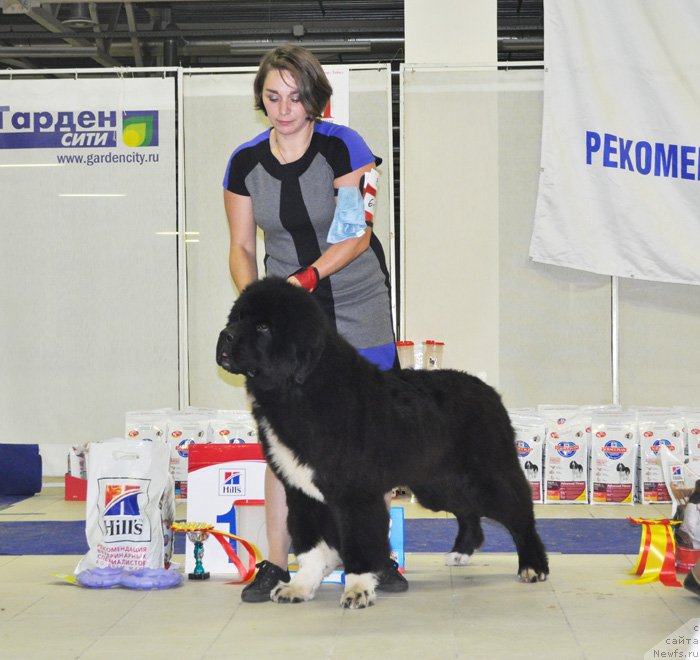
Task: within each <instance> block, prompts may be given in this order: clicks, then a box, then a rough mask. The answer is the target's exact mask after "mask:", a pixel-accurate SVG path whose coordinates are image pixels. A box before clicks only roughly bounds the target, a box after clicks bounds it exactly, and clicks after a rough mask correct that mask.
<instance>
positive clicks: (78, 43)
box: [18, 7, 121, 67]
mask: <svg viewBox="0 0 700 660" xmlns="http://www.w3.org/2000/svg"><path fill="white" fill-rule="evenodd" d="M27 16H28V17H29V18H31V19H32V20H33V21H35V22H36V23H38V24H39V25H41V26H42V27H43V28H45V29H46V30H48V31H49V32H53V33H56V34H59V35H61V38H63V39H64V40H65V42H66V43H67V44H69V45H71V46H75V47H85V46H90V45H91V44H90V43H89V42H88V41H87V40H85V39H80V38H77V39H76V38H75V37H73V36H70V35H71V33H69V32H68V31H67V30H66V29H65V27H64V26H63V24H62V23H61V22H60V21H59V20H58V19H57V18H56V17H55V16H54V15H53V14H52V13H51V12H50V11H47V10H46V9H43V8H41V7H40V8H38V9H29V10H28V11H27ZM62 33H65V36H64V35H63V34H62ZM18 48H19V46H18ZM90 57H92V59H94V60H95V61H96V62H97V63H98V64H101V65H102V66H108V67H112V66H121V64H120V62H119V61H118V60H115V59H114V58H113V57H110V56H109V55H107V54H106V53H104V52H99V51H98V52H96V54H95V55H94V56H92V55H91V56H90Z"/></svg>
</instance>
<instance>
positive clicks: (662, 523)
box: [625, 518, 682, 587]
mask: <svg viewBox="0 0 700 660" xmlns="http://www.w3.org/2000/svg"><path fill="white" fill-rule="evenodd" d="M627 520H629V521H630V522H632V523H634V524H636V525H642V539H641V542H640V544H639V556H638V557H637V565H636V566H635V568H634V570H633V571H630V575H638V576H639V577H638V578H637V579H635V580H625V584H649V583H650V582H655V581H656V580H658V581H659V582H661V583H662V584H664V585H666V586H667V587H680V586H682V585H681V583H680V582H679V581H678V580H677V579H676V540H675V537H674V536H673V529H672V526H673V525H679V524H680V521H679V520H669V519H668V518H656V519H647V518H627Z"/></svg>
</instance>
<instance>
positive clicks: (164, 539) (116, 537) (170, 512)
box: [75, 439, 175, 574]
mask: <svg viewBox="0 0 700 660" xmlns="http://www.w3.org/2000/svg"><path fill="white" fill-rule="evenodd" d="M169 464H170V451H169V449H168V446H167V445H166V444H165V443H164V442H161V441H150V440H137V441H133V440H124V439H114V440H107V441H105V442H93V443H90V451H89V452H88V484H87V501H86V516H85V518H86V520H85V531H86V536H87V541H88V548H89V549H88V552H87V554H86V555H85V556H84V557H83V558H82V559H81V560H80V562H79V563H78V566H77V567H76V569H75V573H76V574H78V573H81V572H82V571H84V570H86V569H90V568H105V567H112V568H123V569H127V570H139V569H144V568H167V566H168V565H169V563H170V557H171V555H172V548H173V535H172V529H171V528H172V522H173V518H174V516H175V505H174V486H173V481H172V478H171V475H170V472H169Z"/></svg>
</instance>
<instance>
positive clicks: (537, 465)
mask: <svg viewBox="0 0 700 660" xmlns="http://www.w3.org/2000/svg"><path fill="white" fill-rule="evenodd" d="M509 415H510V421H511V424H512V425H513V430H514V431H515V448H516V450H517V452H518V460H519V461H520V467H521V468H522V470H523V472H524V473H525V477H526V478H527V481H528V483H529V484H530V489H531V491H532V501H533V502H536V503H541V502H543V501H544V493H543V488H542V484H543V476H544V455H543V453H544V438H545V433H546V427H545V421H544V417H542V416H540V415H536V414H530V415H525V414H520V413H515V412H510V413H509Z"/></svg>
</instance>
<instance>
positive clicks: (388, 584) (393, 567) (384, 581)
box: [377, 559, 408, 594]
mask: <svg viewBox="0 0 700 660" xmlns="http://www.w3.org/2000/svg"><path fill="white" fill-rule="evenodd" d="M377 577H378V578H379V582H378V583H377V591H387V592H389V593H394V594H397V593H400V592H402V591H408V580H406V578H405V577H404V576H403V575H401V573H399V565H398V563H397V562H395V561H394V560H393V559H390V560H389V563H388V564H387V566H386V568H385V569H384V570H383V571H382V572H381V573H379V574H378V576H377Z"/></svg>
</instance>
